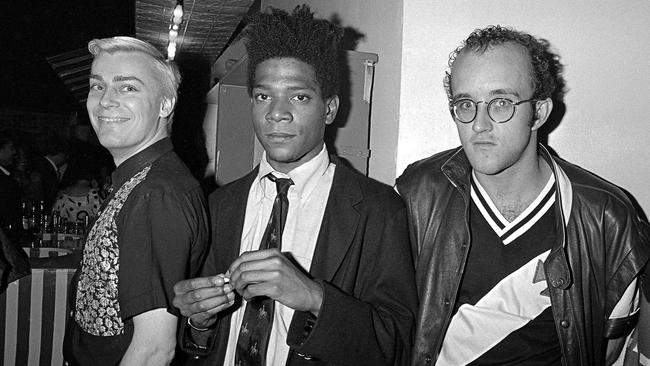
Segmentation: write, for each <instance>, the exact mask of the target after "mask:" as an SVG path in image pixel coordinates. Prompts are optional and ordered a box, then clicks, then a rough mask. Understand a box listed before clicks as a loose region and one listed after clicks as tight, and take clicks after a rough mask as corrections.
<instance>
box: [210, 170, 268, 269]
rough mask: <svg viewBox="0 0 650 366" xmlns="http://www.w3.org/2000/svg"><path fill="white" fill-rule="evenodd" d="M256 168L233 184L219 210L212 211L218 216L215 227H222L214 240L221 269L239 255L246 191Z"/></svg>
mask: <svg viewBox="0 0 650 366" xmlns="http://www.w3.org/2000/svg"><path fill="white" fill-rule="evenodd" d="M258 169H259V166H258V167H257V168H255V169H253V170H252V171H251V172H250V173H248V175H247V176H245V177H244V180H243V181H242V182H241V184H238V185H237V186H233V187H232V191H231V192H228V197H227V198H226V199H224V200H223V201H222V202H221V204H220V205H219V206H218V207H217V208H216V209H217V210H219V212H216V213H213V214H215V215H216V217H218V222H217V226H216V227H218V228H222V229H220V230H219V232H218V235H219V238H218V239H217V240H216V242H218V243H219V245H220V247H219V248H218V249H217V250H218V253H219V256H218V258H217V260H216V261H217V268H219V269H221V270H222V271H225V270H226V269H228V267H229V266H230V264H231V263H232V262H233V261H234V260H235V259H236V258H237V257H238V256H239V249H240V246H241V245H240V243H241V235H242V231H243V230H244V219H245V217H246V204H247V203H248V193H249V191H250V187H251V185H252V184H253V182H254V181H255V177H257V172H258ZM224 188H225V187H224ZM235 218H236V219H235ZM234 243H237V244H234Z"/></svg>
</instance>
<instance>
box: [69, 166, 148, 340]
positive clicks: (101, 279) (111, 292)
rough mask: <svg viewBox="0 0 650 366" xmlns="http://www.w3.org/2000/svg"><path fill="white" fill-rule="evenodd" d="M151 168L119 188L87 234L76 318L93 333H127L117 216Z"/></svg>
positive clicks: (111, 334) (101, 334)
mask: <svg viewBox="0 0 650 366" xmlns="http://www.w3.org/2000/svg"><path fill="white" fill-rule="evenodd" d="M150 168H151V166H147V167H145V168H144V169H142V170H141V171H140V172H138V173H137V174H135V175H134V176H133V177H132V178H131V179H129V180H128V181H126V182H125V183H124V184H123V185H122V186H121V187H120V189H119V190H118V191H117V192H116V193H115V196H114V197H113V198H112V199H111V200H110V201H109V202H108V204H107V205H106V207H105V208H104V209H103V210H102V212H101V213H100V214H99V217H98V219H97V221H96V222H95V224H94V225H93V227H92V229H91V230H90V232H89V233H88V239H87V240H86V246H85V247H84V252H83V260H82V263H81V274H80V276H79V283H78V285H77V299H76V303H75V309H76V311H75V320H76V321H77V323H78V324H79V326H80V327H81V328H82V329H83V330H84V331H86V332H88V333H90V334H92V335H95V336H115V335H119V334H123V333H124V323H123V322H122V318H121V316H120V304H119V302H118V290H117V289H118V274H119V270H120V263H119V258H120V251H119V247H118V242H117V225H116V223H115V217H116V216H117V215H118V214H119V212H120V210H121V209H122V205H123V204H124V202H125V201H126V199H127V198H128V197H129V194H130V193H131V191H132V190H133V189H134V188H135V187H136V186H137V185H138V184H140V183H141V182H142V181H143V180H144V179H145V178H146V177H147V173H149V169H150Z"/></svg>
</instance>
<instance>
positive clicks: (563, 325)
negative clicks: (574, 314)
mask: <svg viewBox="0 0 650 366" xmlns="http://www.w3.org/2000/svg"><path fill="white" fill-rule="evenodd" d="M560 325H561V326H562V328H568V327H569V322H568V321H566V320H562V321H561V322H560Z"/></svg>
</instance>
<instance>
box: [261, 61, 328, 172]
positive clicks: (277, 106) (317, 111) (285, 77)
mask: <svg viewBox="0 0 650 366" xmlns="http://www.w3.org/2000/svg"><path fill="white" fill-rule="evenodd" d="M251 106H252V115H253V127H254V129H255V134H256V135H257V138H258V140H259V141H260V143H261V144H262V146H263V147H264V150H265V151H266V157H267V160H268V162H269V164H270V165H271V166H272V167H273V169H275V170H277V171H280V172H283V173H288V172H289V171H291V170H293V169H294V168H296V167H298V166H300V165H302V164H304V163H306V162H308V161H309V160H311V159H312V158H313V157H315V156H316V155H318V153H319V152H320V150H321V149H322V147H323V136H324V134H325V126H326V125H328V124H330V123H332V122H333V121H334V118H335V117H336V112H337V110H338V96H333V97H330V98H326V99H323V97H322V95H321V89H320V86H319V85H318V83H317V82H316V75H315V73H314V69H313V67H311V66H310V65H309V64H307V63H305V62H302V61H299V60H296V59H294V58H272V59H269V60H266V61H264V62H261V63H260V64H259V65H257V68H256V69H255V82H254V83H253V89H252V98H251Z"/></svg>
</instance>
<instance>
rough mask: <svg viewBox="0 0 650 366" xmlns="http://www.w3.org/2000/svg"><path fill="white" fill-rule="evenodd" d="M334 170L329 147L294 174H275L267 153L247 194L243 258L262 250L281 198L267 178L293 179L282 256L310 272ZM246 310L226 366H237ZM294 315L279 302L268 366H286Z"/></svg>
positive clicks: (236, 318) (236, 322)
mask: <svg viewBox="0 0 650 366" xmlns="http://www.w3.org/2000/svg"><path fill="white" fill-rule="evenodd" d="M335 167H336V165H335V164H334V163H332V162H330V160H329V155H328V153H327V149H326V148H325V146H323V149H322V150H321V151H320V153H319V154H318V155H317V156H316V157H314V158H313V159H312V160H310V161H308V162H306V163H304V164H303V165H301V166H299V167H297V168H295V169H293V170H292V171H290V172H289V174H283V173H280V172H277V171H275V170H273V168H272V167H271V166H270V165H269V163H268V161H267V160H266V153H264V155H263V156H262V160H261V162H260V168H259V173H258V175H257V178H256V180H255V181H254V183H253V185H252V186H251V189H250V191H249V193H248V203H247V204H246V217H245V218H244V228H243V231H242V237H241V246H240V249H239V253H240V254H241V253H243V252H246V251H251V250H257V249H258V248H259V246H260V242H261V240H262V236H263V235H264V230H265V229H266V225H267V223H268V220H269V217H270V216H271V211H272V209H273V201H274V200H275V196H276V194H277V191H276V186H275V183H273V182H271V181H270V180H269V179H268V178H266V177H265V176H266V175H267V174H268V173H273V175H275V176H276V177H277V178H291V180H293V183H294V184H293V185H292V186H291V187H289V192H288V194H287V196H288V199H289V212H288V213H287V221H286V224H285V227H284V231H283V233H282V249H281V250H282V252H289V253H291V254H292V256H293V258H295V260H296V261H297V262H298V263H299V264H300V265H301V266H302V267H303V268H304V269H305V270H306V271H308V270H309V268H310V267H311V260H312V257H313V255H314V249H315V248H316V240H317V239H318V233H319V231H320V226H321V222H322V221H323V214H324V213H325V206H326V205H327V199H328V197H329V192H330V188H331V187H332V180H333V178H334V170H335ZM245 308H246V301H243V303H242V306H241V307H240V308H239V309H237V311H235V312H234V313H233V315H232V318H231V322H230V335H229V337H228V348H227V350H226V356H225V361H224V365H234V364H235V350H236V348H237V339H238V337H239V329H240V327H241V323H242V319H243V317H244V310H245ZM293 312H294V310H293V309H291V308H289V307H286V306H284V305H282V304H281V303H279V302H276V303H275V310H274V316H273V326H272V328H271V335H270V338H269V345H268V350H267V352H266V364H267V365H284V364H285V363H286V361H287V356H288V355H289V346H288V345H287V331H288V330H289V325H290V323H291V318H292V317H293Z"/></svg>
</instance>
